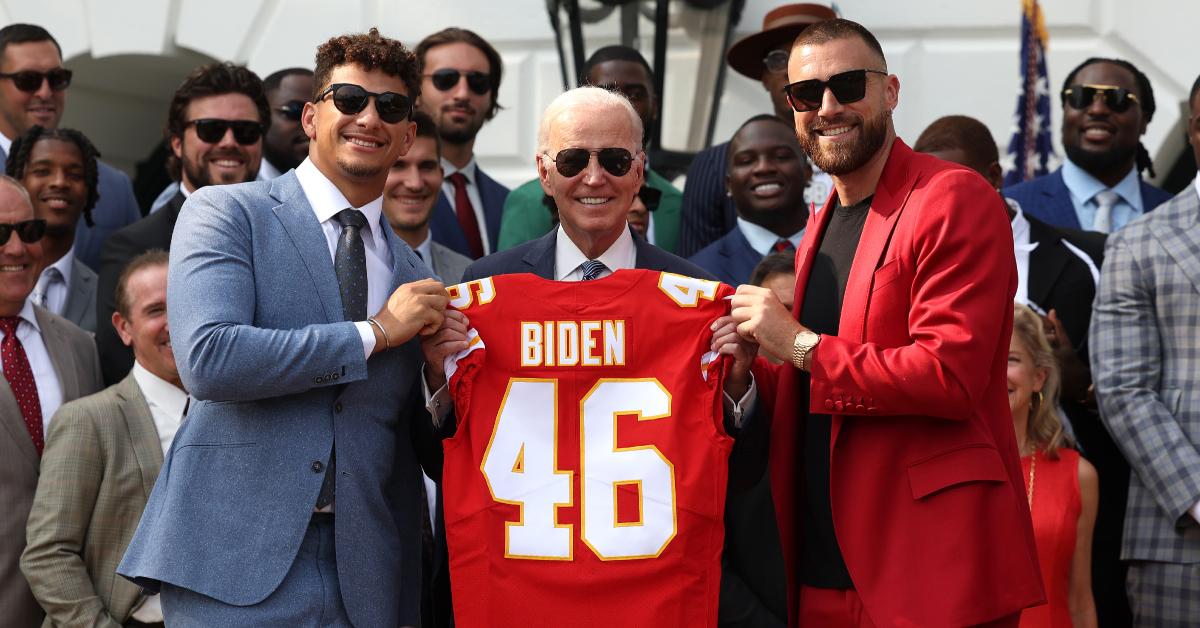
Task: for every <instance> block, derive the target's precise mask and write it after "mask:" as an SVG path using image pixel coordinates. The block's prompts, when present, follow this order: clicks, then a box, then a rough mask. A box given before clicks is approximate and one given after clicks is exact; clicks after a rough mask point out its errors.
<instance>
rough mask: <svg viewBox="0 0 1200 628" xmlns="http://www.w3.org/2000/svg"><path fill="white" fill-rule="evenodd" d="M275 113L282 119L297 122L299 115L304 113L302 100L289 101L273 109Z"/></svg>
mask: <svg viewBox="0 0 1200 628" xmlns="http://www.w3.org/2000/svg"><path fill="white" fill-rule="evenodd" d="M275 111H276V112H277V113H279V115H281V116H283V117H284V118H286V119H288V120H291V121H292V122H299V121H300V115H301V114H303V113H304V101H303V100H289V101H288V102H286V103H284V104H282V105H280V106H278V107H276V108H275Z"/></svg>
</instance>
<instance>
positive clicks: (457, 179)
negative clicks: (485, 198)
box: [446, 172, 467, 189]
mask: <svg viewBox="0 0 1200 628" xmlns="http://www.w3.org/2000/svg"><path fill="white" fill-rule="evenodd" d="M446 178H447V179H450V183H453V184H454V187H455V188H456V189H462V188H465V187H467V175H465V174H463V173H461V172H455V173H454V174H452V175H450V176H448V177H446Z"/></svg>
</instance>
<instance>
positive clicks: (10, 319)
mask: <svg viewBox="0 0 1200 628" xmlns="http://www.w3.org/2000/svg"><path fill="white" fill-rule="evenodd" d="M20 322H21V317H20V316H0V332H4V337H5V338H7V337H9V336H11V335H13V334H14V333H16V331H17V325H18V324H20Z"/></svg>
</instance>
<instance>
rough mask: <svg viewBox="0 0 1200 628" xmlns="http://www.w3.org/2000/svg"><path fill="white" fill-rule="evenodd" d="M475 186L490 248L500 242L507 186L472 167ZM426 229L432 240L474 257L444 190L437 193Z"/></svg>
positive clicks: (480, 169) (477, 167)
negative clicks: (480, 202)
mask: <svg viewBox="0 0 1200 628" xmlns="http://www.w3.org/2000/svg"><path fill="white" fill-rule="evenodd" d="M475 185H476V187H478V188H479V199H480V201H482V202H483V219H484V222H485V223H487V225H486V226H487V237H488V242H491V244H492V250H493V251H495V250H496V243H498V242H499V241H500V215H501V214H502V213H503V210H504V199H506V198H508V188H506V187H504V186H503V185H500V184H499V183H496V181H495V179H492V178H491V177H489V176H487V173H485V172H484V171H483V169H482V168H480V167H479V166H476V167H475ZM429 230H430V231H431V232H432V233H433V241H434V242H440V243H441V244H443V245H444V246H447V247H449V248H450V249H452V250H453V251H455V252H456V253H461V254H463V255H466V256H467V257H470V258H472V259H474V256H473V255H472V254H471V247H469V246H467V237H466V236H464V235H463V232H462V227H460V226H458V214H456V213H454V205H452V204H450V201H449V200H448V199H447V198H446V195H445V194H444V193H442V194H438V200H437V207H434V208H433V218H431V219H430V223H429Z"/></svg>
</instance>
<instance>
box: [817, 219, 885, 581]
mask: <svg viewBox="0 0 1200 628" xmlns="http://www.w3.org/2000/svg"><path fill="white" fill-rule="evenodd" d="M872 198H873V197H871V196H869V197H867V198H865V199H863V200H862V201H860V202H858V203H855V204H854V205H851V206H849V207H843V206H842V204H841V202H840V201H838V200H837V198H836V197H834V201H833V205H832V206H831V207H830V208H829V210H828V211H831V212H833V215H832V216H830V217H829V226H828V227H826V229H825V234H824V236H823V237H822V238H821V248H820V249H818V250H817V255H816V258H815V259H814V260H813V265H812V272H811V274H809V276H808V285H807V287H806V288H805V290H804V303H803V305H802V306H801V308H800V323H801V324H803V325H804V326H805V327H807V328H809V329H811V330H813V331H814V332H816V333H818V334H829V335H836V334H837V333H838V321H839V319H840V318H841V315H842V299H843V297H845V295H846V281H847V280H848V279H849V277H850V266H851V265H852V264H853V263H854V254H855V252H856V251H857V250H858V240H859V238H860V237H861V236H862V230H863V225H864V224H865V223H866V221H867V212H868V211H869V210H870V209H871V199H872ZM801 378H802V385H803V388H804V390H808V385H809V382H808V374H807V373H802V374H801ZM806 398H807V397H806ZM830 422H831V417H830V416H829V415H828V414H810V415H809V416H808V420H806V421H805V422H804V483H803V485H802V486H801V492H802V494H801V503H802V504H803V506H804V509H803V511H802V512H803V515H802V520H803V530H802V533H803V535H804V546H803V550H802V553H801V581H802V582H803V583H804V584H806V585H808V586H812V587H821V588H826V589H851V588H854V583H853V582H852V581H851V580H850V573H849V571H847V570H846V562H845V560H843V559H842V552H841V549H840V548H839V547H838V542H837V535H836V534H834V530H833V512H832V510H831V509H830V506H829V430H830Z"/></svg>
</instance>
